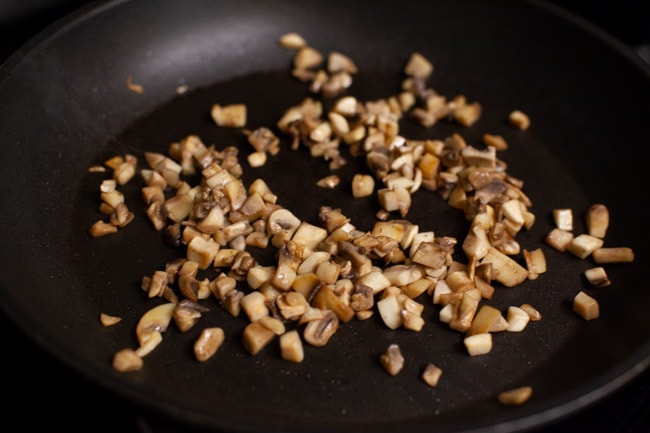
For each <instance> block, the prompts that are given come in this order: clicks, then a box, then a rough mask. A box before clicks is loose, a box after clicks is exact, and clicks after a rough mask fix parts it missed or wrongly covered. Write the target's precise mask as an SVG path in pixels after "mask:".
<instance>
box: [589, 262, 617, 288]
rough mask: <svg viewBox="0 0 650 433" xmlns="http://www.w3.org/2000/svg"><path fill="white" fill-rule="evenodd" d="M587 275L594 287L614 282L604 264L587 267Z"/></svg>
mask: <svg viewBox="0 0 650 433" xmlns="http://www.w3.org/2000/svg"><path fill="white" fill-rule="evenodd" d="M585 277H587V281H589V284H591V285H592V286H594V287H606V286H609V285H610V284H612V282H611V281H610V280H609V277H608V276H607V272H606V271H605V268H603V267H602V266H598V267H595V268H589V269H587V270H586V271H585Z"/></svg>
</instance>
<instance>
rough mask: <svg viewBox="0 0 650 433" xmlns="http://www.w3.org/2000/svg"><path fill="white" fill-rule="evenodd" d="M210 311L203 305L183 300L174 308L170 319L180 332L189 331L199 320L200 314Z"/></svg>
mask: <svg viewBox="0 0 650 433" xmlns="http://www.w3.org/2000/svg"><path fill="white" fill-rule="evenodd" d="M208 311H210V309H209V308H207V307H204V306H203V305H200V304H197V303H196V302H192V301H190V300H189V299H183V300H182V301H181V302H179V303H178V304H177V305H176V307H175V308H174V312H173V315H172V317H173V318H174V322H175V323H176V325H177V326H178V329H179V330H180V331H181V332H186V331H189V330H190V329H191V328H192V327H193V326H194V325H195V324H196V322H198V321H199V319H200V318H201V314H202V313H205V312H208Z"/></svg>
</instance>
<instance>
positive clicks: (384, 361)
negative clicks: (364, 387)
mask: <svg viewBox="0 0 650 433" xmlns="http://www.w3.org/2000/svg"><path fill="white" fill-rule="evenodd" d="M380 361H381V365H382V366H383V367H384V370H386V372H387V373H388V374H390V375H391V376H397V375H398V374H399V372H400V371H402V369H403V368H404V356H402V351H401V350H400V347H399V346H398V345H397V344H391V345H390V346H388V349H386V352H384V353H383V354H382V355H381V357H380Z"/></svg>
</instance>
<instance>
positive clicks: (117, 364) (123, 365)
mask: <svg viewBox="0 0 650 433" xmlns="http://www.w3.org/2000/svg"><path fill="white" fill-rule="evenodd" d="M143 365H144V362H143V361H142V357H140V356H138V355H137V354H136V353H135V351H134V350H133V349H122V350H120V351H118V352H116V353H115V355H114V356H113V368H114V369H115V370H117V371H119V372H120V373H126V372H132V371H139V370H142V367H143Z"/></svg>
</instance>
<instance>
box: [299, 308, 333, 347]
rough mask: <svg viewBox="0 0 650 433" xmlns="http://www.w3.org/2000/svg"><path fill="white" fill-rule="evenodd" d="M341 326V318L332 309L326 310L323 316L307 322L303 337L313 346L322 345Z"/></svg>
mask: <svg viewBox="0 0 650 433" xmlns="http://www.w3.org/2000/svg"><path fill="white" fill-rule="evenodd" d="M338 327H339V318H338V317H337V316H336V314H334V312H333V311H331V310H324V311H323V317H322V318H320V319H316V320H312V321H310V322H309V323H307V326H305V329H304V331H303V338H304V339H305V341H306V342H307V343H309V344H310V345H312V346H316V347H322V346H325V345H326V344H327V342H328V341H329V340H330V338H332V336H333V335H334V334H335V333H336V331H337V330H338Z"/></svg>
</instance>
